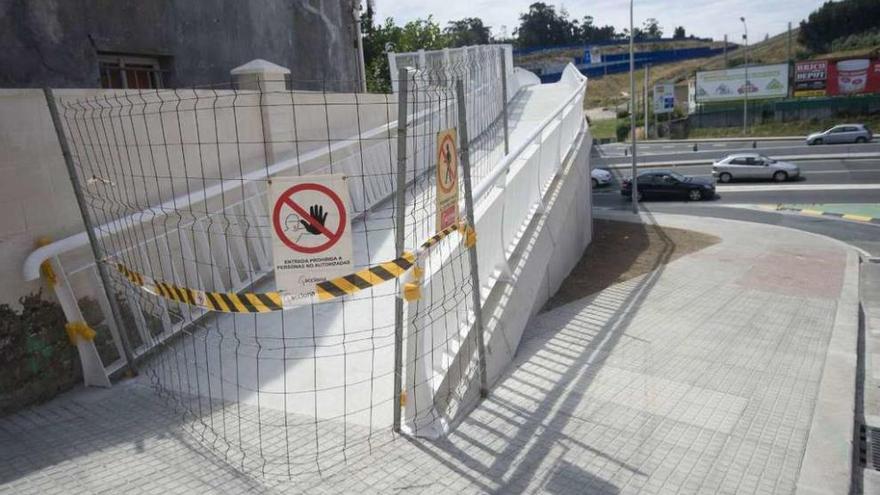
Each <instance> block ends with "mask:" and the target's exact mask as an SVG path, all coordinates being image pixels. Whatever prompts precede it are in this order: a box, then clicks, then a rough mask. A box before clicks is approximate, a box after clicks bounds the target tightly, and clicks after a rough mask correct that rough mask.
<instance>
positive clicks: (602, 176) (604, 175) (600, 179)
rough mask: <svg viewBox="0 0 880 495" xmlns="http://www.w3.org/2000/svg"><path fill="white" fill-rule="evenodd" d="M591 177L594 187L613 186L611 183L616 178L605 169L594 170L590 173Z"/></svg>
mask: <svg viewBox="0 0 880 495" xmlns="http://www.w3.org/2000/svg"><path fill="white" fill-rule="evenodd" d="M590 177H591V179H592V182H593V187H599V186H605V185H608V184H611V181H612V180H613V179H614V177H613V176H612V175H611V172H609V171H607V170H605V169H604V168H594V169H593V170H591V171H590Z"/></svg>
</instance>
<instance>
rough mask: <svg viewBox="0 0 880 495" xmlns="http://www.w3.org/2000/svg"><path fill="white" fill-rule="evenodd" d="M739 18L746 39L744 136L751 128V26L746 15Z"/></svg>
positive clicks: (744, 39)
mask: <svg viewBox="0 0 880 495" xmlns="http://www.w3.org/2000/svg"><path fill="white" fill-rule="evenodd" d="M739 20H740V21H742V23H743V30H744V32H743V41H745V44H746V47H745V48H746V54H745V61H746V84H745V86H744V88H745V91H743V93H744V94H745V98H744V99H743V136H745V135H746V133H748V128H749V28H748V26H747V25H746V18H745V17H740V18H739Z"/></svg>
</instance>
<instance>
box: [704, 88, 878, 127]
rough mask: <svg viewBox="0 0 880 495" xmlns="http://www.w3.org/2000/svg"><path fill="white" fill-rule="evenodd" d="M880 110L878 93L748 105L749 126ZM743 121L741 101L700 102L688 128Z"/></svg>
mask: <svg viewBox="0 0 880 495" xmlns="http://www.w3.org/2000/svg"><path fill="white" fill-rule="evenodd" d="M873 113H880V95H866V96H855V97H853V96H850V97H832V98H792V99H785V100H758V101H750V102H749V104H748V121H749V125H755V124H763V123H766V122H791V121H796V120H811V119H815V120H825V119H831V118H835V117H846V116H849V115H867V114H873ZM742 123H743V103H742V102H741V101H740V102H731V103H726V104H723V105H712V106H709V105H702V106H700V107H698V108H697V111H696V112H694V113H693V114H691V115H690V116H689V118H688V125H689V126H690V127H691V128H701V127H735V126H741V125H742Z"/></svg>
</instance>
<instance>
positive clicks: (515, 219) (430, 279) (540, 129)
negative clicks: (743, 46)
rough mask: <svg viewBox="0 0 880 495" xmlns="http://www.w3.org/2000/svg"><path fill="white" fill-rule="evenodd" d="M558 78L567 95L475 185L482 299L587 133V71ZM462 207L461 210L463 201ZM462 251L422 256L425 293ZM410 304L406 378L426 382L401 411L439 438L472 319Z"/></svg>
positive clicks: (501, 277)
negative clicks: (438, 352)
mask: <svg viewBox="0 0 880 495" xmlns="http://www.w3.org/2000/svg"><path fill="white" fill-rule="evenodd" d="M526 80H528V79H526ZM556 84H562V85H565V86H566V87H567V89H568V90H570V92H568V95H567V96H566V97H565V98H564V100H563V101H562V102H561V103H559V104H558V106H557V107H556V108H555V109H553V111H552V112H551V113H550V114H549V115H548V116H547V117H545V118H544V119H543V120H542V121H540V122H539V123H538V124H537V125H536V126H535V127H534V129H532V130H531V132H529V134H528V135H527V136H525V138H524V139H523V140H522V141H520V142H519V143H518V144H517V145H515V146H514V147H513V148H512V149H511V151H510V153H508V154H507V155H505V156H504V157H503V158H502V159H501V160H500V162H498V163H497V164H496V165H494V167H493V168H492V169H491V171H489V172H488V173H487V174H486V175H485V177H484V178H482V179H481V180H480V182H479V183H478V185H477V186H476V187H475V188H474V191H473V196H474V204H475V210H476V211H475V217H476V218H475V222H476V225H475V227H476V230H477V232H478V236H479V241H478V242H477V244H476V247H477V259H478V263H477V264H478V277H479V280H480V283H481V287H479V290H480V296H481V300H482V301H483V302H485V301H486V300H487V299H488V297H489V295H490V292H491V291H492V289H493V288H494V287H495V286H496V284H497V283H499V282H513V279H512V278H511V276H512V274H511V270H510V268H509V266H508V261H509V259H510V257H511V256H512V255H513V253H514V251H515V250H516V248H517V247H518V245H519V243H520V241H521V240H522V237H523V234H524V232H525V231H526V228H527V226H528V225H529V224H530V223H531V221H532V220H533V219H534V217H535V215H539V214H541V213H542V212H543V209H544V203H543V199H544V195H545V194H546V193H547V191H548V188H549V187H550V186H551V184H552V181H553V179H554V178H555V177H556V176H557V174H558V173H559V172H560V170H561V167H562V164H563V162H564V160H565V158H566V157H567V156H569V154H570V152H571V151H572V150H573V147H574V145H575V144H576V143H577V142H578V139H579V135H580V134H581V133H582V132H584V131H585V128H586V127H585V124H586V120H585V118H584V114H583V111H582V106H583V97H584V94H585V90H586V85H587V79H586V77H584V76H583V75H582V74H581V73H580V72H578V71H577V70H576V69H575V68H574V66H572V65H569V66H568V67H566V70H565V72H564V73H563V77H562V78H561V80H560V82H559V83H556ZM461 208H462V211H464V210H463V208H464V205H463V202H462V205H461ZM450 242H451V241H450ZM460 249H464V248H462V247H460V246H459V247H457V248H453V249H437V250H436V251H432V252H431V253H430V254H429V255H428V256H427V258H426V259H425V260H424V263H425V273H426V276H425V279H424V282H423V293H424V296H423V298H426V299H427V298H430V297H434V294H437V295H438V297H444V296H445V294H447V293H448V289H449V288H448V287H446V288H444V287H443V284H444V280H450V279H454V278H455V277H454V273H453V270H454V267H453V266H451V265H450V264H448V263H444V260H445V259H449V258H452V257H455V256H458V255H459V253H458V251H457V250H460ZM415 304H417V303H411V306H410V308H409V310H408V313H409V314H410V315H413V316H411V317H410V320H409V324H408V325H407V327H408V328H417V329H420V330H419V335H418V336H415V335H412V336H408V341H407V342H408V346H412V347H411V348H410V349H408V351H407V354H408V355H407V358H406V369H407V374H408V376H407V379H406V383H415V384H423V385H422V386H417V387H415V390H407V395H408V396H409V397H412V398H413V400H412V403H413V407H407V409H406V426H407V428H408V429H409V430H410V431H411V432H413V433H415V434H417V435H420V436H427V437H439V436H442V435H444V434H445V433H446V431H447V428H448V425H447V424H446V420H445V417H446V415H445V414H444V413H443V412H438V410H437V404H438V400H437V397H438V396H439V395H442V394H444V393H446V392H445V391H446V390H448V389H449V387H450V385H449V384H448V383H445V381H446V380H447V379H448V375H447V374H448V373H451V372H452V371H451V370H455V368H456V367H455V366H453V363H454V362H455V361H456V360H461V361H464V362H467V359H466V358H465V357H462V356H460V355H459V353H460V352H471V351H472V349H471V348H470V347H468V346H467V345H465V344H466V342H467V341H468V338H469V332H470V331H471V329H472V322H473V321H472V320H471V321H470V322H469V324H466V325H456V320H455V319H454V318H451V317H450V316H449V314H448V313H444V312H443V308H441V309H440V310H438V311H435V312H426V311H424V310H423V311H421V312H419V311H418V310H417V309H418V308H417V307H416V306H415ZM421 307H422V308H425V307H431V304H430V303H428V302H426V303H424V304H422V306H421ZM450 328H452V329H456V330H457V332H458V333H457V335H456V336H455V337H456V338H454V339H452V340H453V342H451V343H450V342H441V340H442V339H448V332H449V329H450ZM513 345H516V343H513ZM443 346H446V348H447V349H448V350H447V352H445V353H443V355H442V356H440V358H436V357H435V359H434V360H433V361H432V360H428V359H419V358H420V357H421V356H425V355H429V354H430V353H432V352H434V350H435V349H437V348H442V347H443ZM456 372H457V371H456ZM455 379H456V380H459V381H463V380H466V379H467V377H464V376H457V377H456V378H455ZM444 383H445V385H444ZM457 385H459V384H455V385H453V386H452V388H456V386H457ZM447 399H448V398H447ZM439 402H440V403H442V402H444V400H440V401H439Z"/></svg>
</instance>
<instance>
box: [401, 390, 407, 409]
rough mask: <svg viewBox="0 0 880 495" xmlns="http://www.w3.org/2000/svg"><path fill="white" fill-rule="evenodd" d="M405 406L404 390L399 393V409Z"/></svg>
mask: <svg viewBox="0 0 880 495" xmlns="http://www.w3.org/2000/svg"><path fill="white" fill-rule="evenodd" d="M405 405H406V390H401V391H400V407H403V406H405Z"/></svg>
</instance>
